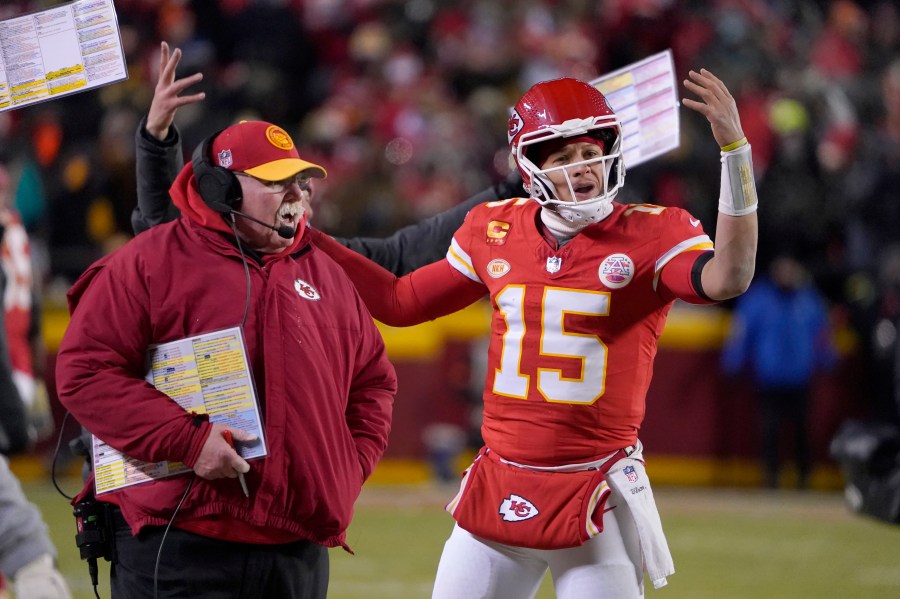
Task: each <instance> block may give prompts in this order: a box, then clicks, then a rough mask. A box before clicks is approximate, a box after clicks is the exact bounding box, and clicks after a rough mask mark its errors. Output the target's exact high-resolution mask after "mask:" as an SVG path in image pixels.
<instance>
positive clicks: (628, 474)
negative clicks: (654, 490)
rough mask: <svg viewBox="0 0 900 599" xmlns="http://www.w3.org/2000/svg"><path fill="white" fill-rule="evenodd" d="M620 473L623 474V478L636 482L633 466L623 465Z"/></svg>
mask: <svg viewBox="0 0 900 599" xmlns="http://www.w3.org/2000/svg"><path fill="white" fill-rule="evenodd" d="M622 473H623V474H624V475H625V478H627V479H628V482H630V483H634V482H637V472H635V471H634V466H625V468H624V469H623V470H622Z"/></svg>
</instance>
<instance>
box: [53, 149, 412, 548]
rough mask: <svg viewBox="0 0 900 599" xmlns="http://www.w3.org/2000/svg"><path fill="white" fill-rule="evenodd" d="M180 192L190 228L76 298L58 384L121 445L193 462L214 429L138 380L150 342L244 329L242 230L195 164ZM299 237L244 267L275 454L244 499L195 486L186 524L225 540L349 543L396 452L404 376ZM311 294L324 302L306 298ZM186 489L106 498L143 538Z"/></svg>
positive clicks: (237, 492)
mask: <svg viewBox="0 0 900 599" xmlns="http://www.w3.org/2000/svg"><path fill="white" fill-rule="evenodd" d="M170 193H171V195H172V199H173V201H174V202H175V205H176V206H178V208H179V209H181V212H182V217H181V219H179V220H177V221H174V222H171V223H167V224H164V225H159V226H158V227H155V228H154V229H151V230H149V231H147V232H145V233H143V234H141V235H139V236H137V237H136V238H135V239H133V240H132V241H130V242H129V243H127V244H126V245H125V246H123V247H122V248H121V249H119V250H118V251H116V252H114V253H112V254H110V255H109V256H107V257H105V258H103V259H101V260H100V261H98V262H97V263H95V264H93V265H92V266H91V267H90V268H89V269H88V270H87V271H86V272H85V273H84V274H83V275H82V276H81V278H80V279H79V280H78V281H77V282H76V283H75V285H74V286H73V287H72V289H71V290H70V291H69V304H70V311H71V312H72V320H71V322H70V324H69V327H68V329H67V330H66V333H65V336H64V338H63V341H62V344H61V347H60V351H59V358H58V362H57V371H56V381H57V389H58V393H59V397H60V400H61V401H62V403H63V404H64V405H65V406H66V407H67V408H68V409H69V410H70V411H71V412H72V414H73V415H74V416H75V417H76V418H77V419H78V420H79V421H80V422H81V423H82V424H83V425H84V426H85V427H87V428H88V430H90V431H91V432H92V433H94V434H95V435H97V436H98V437H99V438H101V439H103V440H104V441H105V442H107V443H108V444H109V445H111V446H112V447H114V448H116V449H118V450H119V451H121V452H123V453H125V454H126V455H129V456H131V457H134V458H137V459H139V460H144V461H149V462H156V461H160V460H171V461H179V462H184V463H185V464H187V465H188V466H191V465H193V464H194V462H195V461H196V459H197V457H198V455H199V453H200V450H201V448H202V446H203V443H204V441H205V440H206V437H207V436H208V434H209V430H210V427H211V425H210V424H209V422H206V421H201V420H199V419H197V418H194V417H192V415H191V414H189V413H188V412H186V411H185V410H183V409H182V408H181V407H180V406H178V404H176V403H175V402H174V401H173V400H171V399H170V398H169V397H168V396H166V395H165V394H163V393H161V392H159V391H157V390H156V389H155V388H154V387H152V386H151V385H149V384H148V383H147V382H145V381H144V374H145V356H146V353H147V347H148V346H149V345H150V344H153V343H165V342H168V341H173V340H176V339H181V338H184V337H189V336H193V335H197V334H200V333H206V332H211V331H215V330H219V329H223V328H228V327H233V326H236V325H239V324H240V323H241V319H242V318H243V315H244V310H245V306H246V294H247V282H246V278H245V277H246V275H245V270H244V264H243V262H242V259H241V256H240V253H239V252H238V249H237V247H236V246H235V239H234V235H233V234H232V233H231V231H230V230H229V228H228V226H227V224H226V223H225V222H224V221H223V220H222V218H221V217H220V216H219V215H217V214H216V213H214V212H213V211H212V210H211V209H210V208H209V207H207V206H206V204H204V203H203V200H202V199H201V198H200V196H199V194H198V192H197V191H196V186H195V185H194V182H193V173H192V170H191V165H190V164H188V165H187V166H185V168H184V170H182V172H181V174H180V175H179V176H178V178H177V179H176V181H175V183H174V184H173V186H172V189H171V190H170ZM301 230H303V231H304V234H302V235H298V236H297V237H296V238H295V242H294V244H293V245H292V246H291V247H290V248H287V249H286V250H285V251H284V252H281V253H280V254H277V255H270V256H265V257H264V259H263V260H262V262H261V263H260V262H259V261H256V260H254V259H252V258H250V257H248V258H247V266H248V267H249V270H250V300H249V310H248V311H247V320H246V323H245V325H244V327H243V333H244V341H245V343H246V350H247V355H248V360H249V363H250V367H251V370H252V374H253V377H254V380H255V385H256V390H257V394H258V396H259V400H260V413H261V415H262V418H263V422H264V426H265V436H266V443H267V448H268V456H267V457H265V458H263V459H260V460H253V461H251V463H250V464H251V469H250V472H248V473H247V474H246V480H247V483H248V485H249V487H250V498H249V499H247V498H245V497H244V495H243V493H242V491H241V488H240V485H238V484H236V481H235V480H233V479H228V478H226V479H220V480H213V481H209V480H205V479H201V478H199V477H197V478H196V480H195V481H194V484H193V486H192V488H191V490H190V492H189V493H188V495H187V497H186V499H185V501H184V504H183V505H182V506H181V508H180V511H179V512H178V518H177V520H176V521H175V523H174V526H176V527H180V528H184V529H187V530H192V531H194V532H200V533H201V534H205V535H207V536H213V537H216V538H221V539H224V540H231V541H243V542H254V543H273V542H277V543H281V542H288V541H293V540H300V539H307V540H311V541H314V542H316V543H319V544H322V545H326V546H329V547H333V546H336V545H344V546H345V547H346V544H345V533H346V529H347V526H348V525H349V523H350V519H351V515H352V512H353V503H354V501H355V500H356V498H357V496H358V494H359V491H360V488H361V486H362V484H363V481H365V480H366V478H367V477H368V476H369V475H370V474H371V473H372V470H373V469H374V468H375V465H376V463H377V462H378V460H379V459H380V458H381V456H382V454H383V453H384V450H385V447H386V445H387V438H388V433H389V432H390V422H391V407H392V402H393V398H394V395H395V393H396V388H397V381H396V374H395V372H394V369H393V367H392V366H391V364H390V362H389V361H388V359H387V355H386V353H385V349H384V344H383V342H382V339H381V336H380V334H379V332H378V330H377V329H376V327H375V325H374V323H373V321H372V318H371V316H370V315H369V312H368V310H367V309H366V308H365V306H364V305H363V304H362V302H361V301H360V299H359V296H358V295H357V293H356V290H355V289H354V287H353V285H352V283H351V282H350V280H349V279H348V278H347V277H346V276H345V275H344V273H343V271H342V270H341V267H340V266H339V265H337V264H336V263H335V262H334V261H333V260H332V259H331V258H329V257H328V256H326V255H325V254H324V253H323V252H321V251H319V250H317V249H316V248H315V247H314V246H312V245H310V244H309V240H308V237H309V235H308V234H306V233H305V230H304V228H301ZM307 286H308V287H311V288H312V289H313V290H314V291H315V292H316V293H314V294H312V295H313V296H315V295H316V294H317V295H318V298H317V299H310V297H309V296H310V294H308V293H307V294H304V293H301V289H303V290H306V291H308V288H307ZM188 480H189V478H188V475H180V476H172V477H168V478H164V479H160V480H157V481H153V482H149V483H143V484H139V485H134V486H130V487H126V488H124V489H121V490H118V491H114V492H111V493H108V494H103V495H101V496H100V499H101V500H103V501H108V502H110V503H114V504H116V505H118V506H119V507H120V509H121V510H122V514H123V516H124V517H125V519H126V520H127V522H128V523H129V525H130V526H131V529H132V532H133V533H134V534H137V532H138V531H139V530H140V529H141V528H142V527H144V526H147V525H165V524H167V523H168V521H169V519H170V518H171V517H172V514H173V512H174V509H175V506H176V505H177V504H178V501H179V499H180V498H181V496H182V494H183V493H184V492H185V489H186V488H187V486H188Z"/></svg>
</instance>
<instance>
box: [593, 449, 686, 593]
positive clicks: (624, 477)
mask: <svg viewBox="0 0 900 599" xmlns="http://www.w3.org/2000/svg"><path fill="white" fill-rule="evenodd" d="M642 449H643V447H642V446H641V445H640V443H638V446H637V449H636V450H635V451H634V452H633V453H632V454H631V455H630V456H628V457H627V458H622V459H621V460H619V461H618V462H616V464H615V465H614V466H613V467H612V468H611V469H610V471H609V472H607V474H606V480H607V482H608V483H609V485H610V486H611V487H612V488H613V489H615V490H616V491H618V493H619V494H621V495H622V497H623V498H624V499H625V503H626V504H627V505H628V507H629V509H630V511H631V515H632V517H633V518H634V523H635V525H636V526H637V533H638V538H639V539H640V543H641V554H642V555H643V558H644V570H645V571H646V572H647V575H648V576H649V577H650V580H651V581H652V582H653V588H655V589H658V588H661V587H664V586H666V584H667V581H666V576H671V575H672V574H674V573H675V564H674V563H673V562H672V554H671V553H670V552H669V545H668V543H667V542H666V536H665V534H663V529H662V522H661V521H660V519H659V511H658V510H657V509H656V501H655V500H654V499H653V490H652V489H651V488H650V479H649V478H648V477H647V470H646V469H645V468H644V463H643V462H642V461H641V457H642V455H643V454H642Z"/></svg>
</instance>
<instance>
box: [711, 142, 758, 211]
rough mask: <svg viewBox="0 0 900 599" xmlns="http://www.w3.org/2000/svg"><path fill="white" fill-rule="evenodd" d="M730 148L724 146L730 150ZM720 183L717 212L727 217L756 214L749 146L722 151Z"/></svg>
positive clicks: (747, 144) (754, 188)
mask: <svg viewBox="0 0 900 599" xmlns="http://www.w3.org/2000/svg"><path fill="white" fill-rule="evenodd" d="M733 145H734V144H731V146H726V147H728V148H731V147H732V146H733ZM721 157H722V158H721V160H722V183H721V187H720V188H719V212H721V213H723V214H727V215H729V216H745V215H747V214H751V213H753V212H756V209H757V208H758V207H759V203H758V201H757V197H756V181H755V180H754V179H753V160H752V158H751V153H750V144H749V143H744V144H743V145H740V146H739V147H737V148H734V149H730V150H728V151H725V150H724V149H723V150H722V153H721Z"/></svg>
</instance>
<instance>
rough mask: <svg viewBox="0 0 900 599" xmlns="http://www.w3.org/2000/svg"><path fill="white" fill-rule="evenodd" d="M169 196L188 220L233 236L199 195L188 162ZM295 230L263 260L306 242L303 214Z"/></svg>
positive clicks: (190, 165) (220, 214) (281, 254)
mask: <svg viewBox="0 0 900 599" xmlns="http://www.w3.org/2000/svg"><path fill="white" fill-rule="evenodd" d="M169 196H170V197H171V198H172V203H174V204H175V207H176V208H178V209H179V210H181V214H182V215H184V216H185V217H186V218H187V219H188V220H189V221H191V222H193V223H195V224H197V225H200V226H201V227H203V228H205V229H211V230H213V231H219V232H221V233H225V234H227V235H228V236H229V237H232V238H233V237H234V231H232V230H231V227H230V226H229V225H228V223H227V222H225V219H224V218H223V217H222V213H220V212H216V211H215V210H213V209H212V208H210V207H209V206H208V205H207V204H206V202H204V201H203V198H202V197H201V196H200V191H199V190H198V189H197V181H196V179H195V178H194V166H193V164H191V163H190V162H188V163H187V164H185V165H184V168H182V169H181V172H180V173H178V176H177V177H175V182H174V183H172V187H170V188H169ZM297 230H298V231H299V232H300V234H299V235H294V240H293V242H292V243H291V244H290V245H289V246H287V247H286V248H284V249H283V250H281V251H280V252H277V253H275V254H264V255H263V261H265V262H267V261H269V260H272V259H274V258H277V257H279V256H285V255H288V254H292V253H294V252H295V251H297V249H298V248H299V247H300V245H301V243H302V244H306V243H307V242H308V238H307V235H306V216H305V215H304V217H303V218H302V219H301V221H300V224H299V226H298V227H297Z"/></svg>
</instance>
